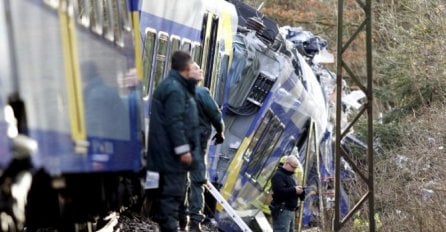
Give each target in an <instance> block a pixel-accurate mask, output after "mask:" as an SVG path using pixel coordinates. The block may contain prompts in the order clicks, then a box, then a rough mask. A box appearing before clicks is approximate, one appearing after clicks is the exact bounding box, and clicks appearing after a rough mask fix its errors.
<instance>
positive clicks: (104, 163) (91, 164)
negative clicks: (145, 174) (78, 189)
mask: <svg viewBox="0 0 446 232" xmlns="http://www.w3.org/2000/svg"><path fill="white" fill-rule="evenodd" d="M30 136H31V137H32V138H33V139H35V140H37V142H38V144H39V150H38V152H37V154H36V155H35V156H33V164H34V165H35V166H36V167H44V168H45V169H46V170H47V171H48V172H50V173H51V174H55V175H57V174H60V173H73V172H104V171H130V170H139V169H140V168H141V159H140V152H139V151H140V150H141V147H140V142H139V141H135V140H133V141H132V140H129V141H122V140H113V139H104V138H94V137H89V138H88V142H89V147H88V154H87V155H82V154H76V153H75V152H74V144H73V140H72V138H71V135H70V134H68V133H61V132H55V131H43V130H31V131H30ZM101 151H104V152H101Z"/></svg>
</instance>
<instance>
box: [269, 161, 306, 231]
mask: <svg viewBox="0 0 446 232" xmlns="http://www.w3.org/2000/svg"><path fill="white" fill-rule="evenodd" d="M297 167H299V160H298V159H297V157H296V156H293V155H290V156H288V158H287V160H286V161H285V163H284V164H283V166H282V167H279V168H278V169H277V171H276V172H275V173H274V175H273V178H272V179H271V185H272V189H273V200H272V202H271V204H270V209H271V215H272V218H273V231H282V232H288V231H290V232H291V231H295V218H296V216H295V211H296V210H297V202H298V199H299V198H300V199H301V200H303V198H304V195H305V193H304V190H303V188H302V186H298V185H297V184H296V180H295V178H294V172H295V170H296V168H297Z"/></svg>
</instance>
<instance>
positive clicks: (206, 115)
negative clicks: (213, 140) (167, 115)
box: [195, 86, 224, 155]
mask: <svg viewBox="0 0 446 232" xmlns="http://www.w3.org/2000/svg"><path fill="white" fill-rule="evenodd" d="M195 100H196V101H197V107H198V115H199V118H200V134H201V148H202V150H206V148H207V142H208V140H209V138H210V137H211V132H212V127H211V126H214V128H215V130H216V131H217V133H222V132H223V127H224V124H223V120H222V118H221V111H220V109H219V108H218V105H217V103H216V102H215V101H214V99H213V98H212V97H211V94H210V93H209V89H208V88H206V87H203V86H197V88H196V89H195ZM203 155H204V154H203Z"/></svg>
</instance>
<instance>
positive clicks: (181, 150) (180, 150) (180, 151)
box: [175, 144, 190, 155]
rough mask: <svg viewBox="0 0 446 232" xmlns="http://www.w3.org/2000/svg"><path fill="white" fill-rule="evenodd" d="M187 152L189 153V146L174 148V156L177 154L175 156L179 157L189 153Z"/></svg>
mask: <svg viewBox="0 0 446 232" xmlns="http://www.w3.org/2000/svg"><path fill="white" fill-rule="evenodd" d="M189 151H190V147H189V144H184V145H181V146H178V147H175V154H177V155H181V154H183V153H186V152H189Z"/></svg>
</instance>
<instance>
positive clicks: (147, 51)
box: [143, 28, 156, 97]
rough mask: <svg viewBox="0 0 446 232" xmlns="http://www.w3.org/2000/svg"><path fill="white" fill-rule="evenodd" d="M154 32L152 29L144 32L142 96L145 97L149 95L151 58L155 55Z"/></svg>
mask: <svg viewBox="0 0 446 232" xmlns="http://www.w3.org/2000/svg"><path fill="white" fill-rule="evenodd" d="M155 42H156V31H155V30H153V29H149V28H148V29H147V30H146V39H145V41H144V56H143V64H144V67H143V73H144V74H143V94H144V95H143V96H144V97H146V96H148V95H149V93H150V77H151V74H152V65H153V56H154V54H155Z"/></svg>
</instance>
